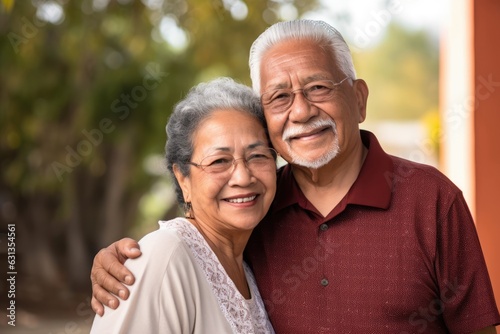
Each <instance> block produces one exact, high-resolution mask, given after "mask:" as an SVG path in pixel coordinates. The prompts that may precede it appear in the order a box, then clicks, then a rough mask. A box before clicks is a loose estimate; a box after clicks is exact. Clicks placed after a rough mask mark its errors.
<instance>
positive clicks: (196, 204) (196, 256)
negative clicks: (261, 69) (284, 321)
mask: <svg viewBox="0 0 500 334" xmlns="http://www.w3.org/2000/svg"><path fill="white" fill-rule="evenodd" d="M167 136H168V141H167V145H166V158H167V166H168V170H169V171H170V173H171V174H172V176H173V179H174V180H175V188H176V193H177V200H178V202H179V204H180V205H182V206H183V207H184V211H185V217H184V218H175V219H173V220H170V221H161V222H160V223H159V224H160V228H159V229H158V230H157V231H155V232H152V233H150V234H148V235H146V236H145V237H144V238H142V239H141V241H140V242H139V243H140V245H141V251H142V256H141V257H139V258H138V259H135V260H128V261H127V267H128V268H129V269H130V270H131V271H132V272H133V274H134V275H135V277H136V279H137V281H136V283H135V284H134V285H133V286H131V287H130V290H131V292H132V293H131V297H130V298H129V299H128V300H127V301H125V302H123V304H122V305H121V307H120V308H119V309H117V310H112V309H108V310H106V312H105V314H104V316H103V317H99V316H96V318H95V320H94V324H93V327H92V333H245V334H248V333H273V329H272V327H271V324H270V322H269V320H268V318H267V314H266V311H265V308H264V304H263V302H262V299H261V297H260V294H259V291H258V289H257V286H256V284H255V280H254V277H253V275H252V272H251V271H250V269H249V268H248V266H247V265H246V264H245V263H244V262H243V250H244V248H245V246H246V244H247V241H248V239H249V237H250V234H251V233H252V230H253V228H254V227H255V226H256V225H257V224H258V223H259V221H260V220H261V219H262V218H263V217H264V215H265V214H266V212H267V211H268V209H269V206H270V205H271V202H272V200H273V198H274V194H275V191H276V162H275V160H276V152H275V151H274V150H273V149H272V148H269V141H268V136H267V134H266V130H265V121H264V116H263V113H262V110H261V106H260V102H259V98H258V97H256V96H255V95H254V93H253V92H252V90H251V89H250V88H248V87H246V86H244V85H241V84H238V83H236V82H234V81H233V80H231V79H228V78H221V79H217V80H214V81H212V82H209V83H203V84H200V85H198V86H196V87H194V88H193V89H192V90H191V91H190V92H189V94H188V95H187V96H186V98H185V99H184V100H182V101H181V102H180V103H178V104H177V105H176V107H175V109H174V112H173V113H172V116H171V117H170V120H169V122H168V124H167Z"/></svg>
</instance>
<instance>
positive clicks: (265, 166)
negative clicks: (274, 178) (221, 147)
mask: <svg viewBox="0 0 500 334" xmlns="http://www.w3.org/2000/svg"><path fill="white" fill-rule="evenodd" d="M276 156H277V152H276V151H275V150H274V149H272V148H269V147H263V148H258V149H254V150H252V151H250V152H248V154H247V155H246V156H245V157H243V158H235V157H233V156H232V155H231V154H229V153H218V154H214V155H209V156H207V157H205V158H203V159H202V160H201V161H200V163H199V164H197V163H194V162H192V161H190V162H188V164H190V165H193V166H195V167H198V168H201V169H202V170H203V171H205V172H207V173H214V174H218V173H224V172H229V173H232V172H233V171H234V168H235V166H236V161H238V160H242V161H243V163H244V164H245V166H246V167H247V168H248V169H249V170H250V171H252V172H258V171H263V170H270V169H271V168H273V169H276Z"/></svg>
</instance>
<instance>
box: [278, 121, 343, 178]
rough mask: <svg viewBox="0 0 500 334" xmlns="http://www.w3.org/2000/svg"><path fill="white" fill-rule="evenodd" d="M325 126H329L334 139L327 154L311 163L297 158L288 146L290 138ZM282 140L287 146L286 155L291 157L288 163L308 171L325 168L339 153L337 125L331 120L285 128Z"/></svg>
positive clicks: (305, 159) (303, 158)
mask: <svg viewBox="0 0 500 334" xmlns="http://www.w3.org/2000/svg"><path fill="white" fill-rule="evenodd" d="M325 125H327V126H330V127H331V128H332V131H333V135H334V137H335V139H334V141H333V143H331V147H330V149H329V150H328V152H326V154H324V155H323V156H322V157H320V158H319V159H314V160H313V161H311V160H310V159H307V158H305V157H302V156H299V155H298V154H297V153H295V151H294V150H292V148H291V146H290V138H292V137H294V136H296V135H299V134H301V133H306V132H311V131H314V129H317V128H321V127H324V126H325ZM282 139H283V141H284V142H286V143H287V144H288V145H287V151H288V155H289V156H290V157H291V160H292V161H291V162H290V163H292V164H294V165H298V166H302V167H306V168H310V169H318V168H321V167H323V166H325V165H326V164H328V163H329V162H330V161H332V160H333V159H334V158H335V157H336V156H337V155H338V154H339V152H340V146H339V139H338V136H337V125H336V124H335V122H334V121H333V120H331V119H326V120H323V119H320V120H316V121H313V122H311V123H309V124H306V125H303V126H295V127H290V128H287V129H286V130H285V132H284V133H283V136H282Z"/></svg>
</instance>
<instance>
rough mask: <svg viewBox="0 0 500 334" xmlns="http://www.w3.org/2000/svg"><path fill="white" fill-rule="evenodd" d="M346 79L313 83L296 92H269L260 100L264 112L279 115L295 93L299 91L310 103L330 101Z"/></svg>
mask: <svg viewBox="0 0 500 334" xmlns="http://www.w3.org/2000/svg"><path fill="white" fill-rule="evenodd" d="M347 79H349V77H346V78H344V79H342V80H341V81H340V82H333V81H331V80H318V81H313V82H310V83H308V84H307V85H305V86H304V87H303V88H299V89H296V90H291V89H287V88H283V89H276V90H271V91H268V92H265V93H264V94H262V95H261V97H260V100H261V102H262V105H263V106H264V108H265V109H266V110H269V111H270V112H272V113H280V112H283V111H285V110H287V109H288V108H289V107H290V106H291V105H292V103H293V100H294V99H295V94H297V92H299V91H301V92H302V94H303V95H304V97H305V98H306V99H307V100H308V101H310V102H324V101H327V100H329V99H331V98H332V97H333V94H334V92H335V89H336V88H337V87H338V86H339V85H340V84H341V83H343V82H344V81H346V80H347Z"/></svg>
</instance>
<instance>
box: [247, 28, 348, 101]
mask: <svg viewBox="0 0 500 334" xmlns="http://www.w3.org/2000/svg"><path fill="white" fill-rule="evenodd" d="M290 39H306V40H310V41H313V42H315V43H318V45H320V46H321V47H325V48H328V49H330V50H331V54H332V56H333V59H332V60H333V61H334V62H336V63H337V65H338V67H339V69H340V71H342V73H343V74H345V75H346V76H348V77H349V78H351V79H356V70H355V69H354V65H353V62H352V56H351V52H350V50H349V46H347V43H346V42H345V40H344V38H343V37H342V35H341V34H340V33H339V32H338V31H337V30H336V29H335V28H333V27H332V26H331V25H329V24H327V23H325V22H323V21H315V20H295V21H287V22H278V23H275V24H273V25H272V26H270V27H269V28H267V29H266V31H264V32H263V33H262V34H261V35H260V36H259V37H258V38H257V39H256V40H255V41H254V42H253V44H252V47H251V48H250V59H249V65H250V77H251V79H252V86H253V90H254V91H255V92H256V93H257V94H259V95H260V93H261V92H260V88H261V87H260V65H261V62H262V57H263V56H264V54H265V53H266V52H267V51H268V50H269V49H271V48H272V47H273V46H275V45H276V44H279V43H281V42H284V41H286V40H290Z"/></svg>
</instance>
